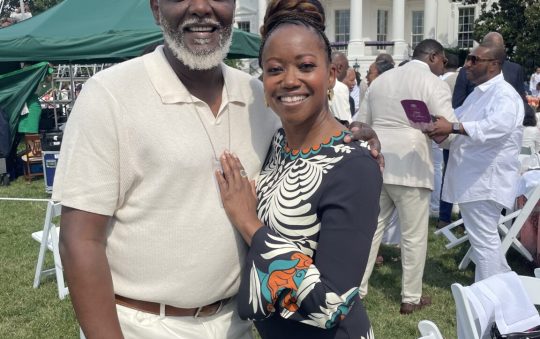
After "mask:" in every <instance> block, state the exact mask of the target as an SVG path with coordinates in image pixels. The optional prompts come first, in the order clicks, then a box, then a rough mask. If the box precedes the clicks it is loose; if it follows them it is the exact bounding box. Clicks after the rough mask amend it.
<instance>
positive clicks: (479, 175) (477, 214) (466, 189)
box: [429, 33, 524, 281]
mask: <svg viewBox="0 0 540 339" xmlns="http://www.w3.org/2000/svg"><path fill="white" fill-rule="evenodd" d="M501 41H502V37H501V36H500V34H498V33H488V34H487V35H486V37H485V38H484V41H483V42H482V44H480V45H479V46H478V47H477V48H476V49H474V50H473V51H472V52H471V54H469V56H468V57H467V61H466V62H465V68H466V71H467V77H468V78H469V80H470V81H472V82H473V83H475V84H476V87H475V89H474V91H473V92H472V93H471V94H470V95H469V96H468V97H467V99H465V102H464V103H463V105H462V106H461V107H459V108H458V109H456V116H457V117H458V119H459V121H460V122H459V123H449V122H448V121H446V119H444V118H443V117H438V119H437V121H436V123H435V127H434V130H433V131H432V132H431V133H429V135H430V136H435V135H449V134H456V136H455V137H454V138H451V141H450V158H449V160H448V168H447V170H446V177H445V181H444V186H443V195H442V199H443V200H444V201H448V202H453V203H458V204H459V208H460V210H461V214H462V216H463V222H464V224H465V228H466V229H467V232H468V234H469V240H470V243H471V248H472V260H473V261H474V262H475V264H476V273H475V280H476V281H479V280H483V279H485V278H488V277H490V276H492V275H495V274H498V273H504V272H507V271H509V270H510V267H509V266H508V263H507V262H506V258H505V256H504V254H503V253H501V240H500V238H499V234H498V231H497V228H498V220H499V218H500V213H501V211H502V209H503V208H511V207H512V206H513V204H514V199H515V192H516V189H517V184H518V179H519V170H520V163H519V161H518V155H519V151H520V148H521V139H522V134H523V126H522V123H523V116H524V109H523V105H522V104H521V97H520V95H519V94H518V93H517V92H516V90H515V89H514V88H513V87H512V86H511V85H510V84H509V83H507V82H506V81H505V80H504V77H503V75H502V72H501V65H502V63H503V62H504V60H505V57H506V53H505V50H504V47H503V45H502V43H501Z"/></svg>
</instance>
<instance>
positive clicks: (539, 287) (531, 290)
mask: <svg viewBox="0 0 540 339" xmlns="http://www.w3.org/2000/svg"><path fill="white" fill-rule="evenodd" d="M519 278H520V279H521V283H522V284H523V287H524V288H525V291H527V294H528V295H529V298H530V299H531V302H532V303H533V304H535V305H540V279H539V278H537V277H527V276H524V275H520V276H519Z"/></svg>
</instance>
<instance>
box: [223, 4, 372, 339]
mask: <svg viewBox="0 0 540 339" xmlns="http://www.w3.org/2000/svg"><path fill="white" fill-rule="evenodd" d="M324 20H325V16H324V11H323V9H322V6H321V4H320V3H319V2H318V1H316V0H303V1H302V0H296V1H293V0H289V1H285V0H283V1H270V3H269V5H268V9H267V12H266V16H265V20H264V25H263V27H262V28H261V33H262V37H263V41H262V44H261V51H260V57H259V63H260V65H261V67H262V69H263V84H264V90H265V98H266V101H267V103H268V105H269V106H270V107H271V108H272V110H274V112H276V113H277V115H278V116H279V117H280V119H281V122H282V126H283V128H282V129H280V130H279V131H278V132H277V133H276V135H275V136H274V139H273V142H272V146H271V148H270V150H269V153H268V156H267V159H266V161H265V164H264V166H263V169H262V171H261V173H260V176H259V179H258V182H257V185H256V190H255V191H256V192H253V189H252V186H251V185H252V184H251V183H250V182H249V180H248V179H247V178H246V173H245V171H244V170H243V167H242V164H241V162H240V159H238V158H237V157H236V156H235V155H234V154H229V153H225V154H224V155H223V156H222V157H221V164H222V168H223V171H222V172H218V173H216V176H217V179H218V183H219V186H220V190H221V197H222V200H223V205H224V208H225V209H226V211H227V214H228V216H229V218H230V220H231V222H232V223H233V224H234V225H235V227H236V228H237V229H238V231H239V232H240V234H241V235H242V236H243V238H244V240H245V241H246V242H247V244H248V245H249V246H250V250H249V253H248V257H247V261H246V267H245V270H244V274H243V279H242V283H241V287H240V292H239V296H238V305H239V310H240V315H241V316H242V317H243V318H247V319H252V320H256V321H255V325H256V327H257V329H258V331H259V333H260V334H261V336H262V338H311V339H312V338H371V337H372V336H373V333H372V330H371V326H370V323H369V320H368V317H367V314H366V311H365V309H364V307H363V305H362V302H361V300H360V298H359V296H358V285H359V283H360V281H361V279H362V275H363V273H364V269H365V266H366V262H367V258H368V255H369V250H370V245H371V240H372V237H373V233H374V231H375V227H376V222H377V215H378V212H379V195H380V190H381V184H382V178H381V173H380V171H379V167H378V165H377V163H376V162H375V160H374V159H373V158H372V157H371V156H370V154H369V151H368V150H367V149H366V148H364V147H362V146H361V145H360V144H359V143H349V144H346V143H344V141H343V139H344V137H345V136H346V135H347V134H348V133H349V132H348V131H347V129H346V128H345V127H344V126H343V125H341V124H340V123H339V122H338V121H337V120H336V119H335V118H334V116H333V115H332V114H331V113H330V111H329V108H328V95H329V93H331V89H332V87H333V85H334V83H335V78H336V76H335V68H334V67H333V66H332V65H331V63H330V44H329V42H328V39H327V38H326V36H325V34H324Z"/></svg>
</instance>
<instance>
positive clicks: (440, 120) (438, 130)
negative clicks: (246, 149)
mask: <svg viewBox="0 0 540 339" xmlns="http://www.w3.org/2000/svg"><path fill="white" fill-rule="evenodd" d="M426 133H427V135H428V136H429V137H430V138H433V137H446V136H448V135H449V134H450V133H452V123H451V122H449V121H448V120H446V118H444V117H442V116H440V115H438V116H436V117H435V122H433V128H432V129H431V130H429V131H426Z"/></svg>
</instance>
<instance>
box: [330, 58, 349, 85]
mask: <svg viewBox="0 0 540 339" xmlns="http://www.w3.org/2000/svg"><path fill="white" fill-rule="evenodd" d="M332 63H333V64H334V65H335V66H336V70H337V73H336V76H337V79H338V80H339V81H343V79H345V77H346V76H347V69H349V60H347V56H346V55H345V54H343V53H342V52H333V53H332Z"/></svg>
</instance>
